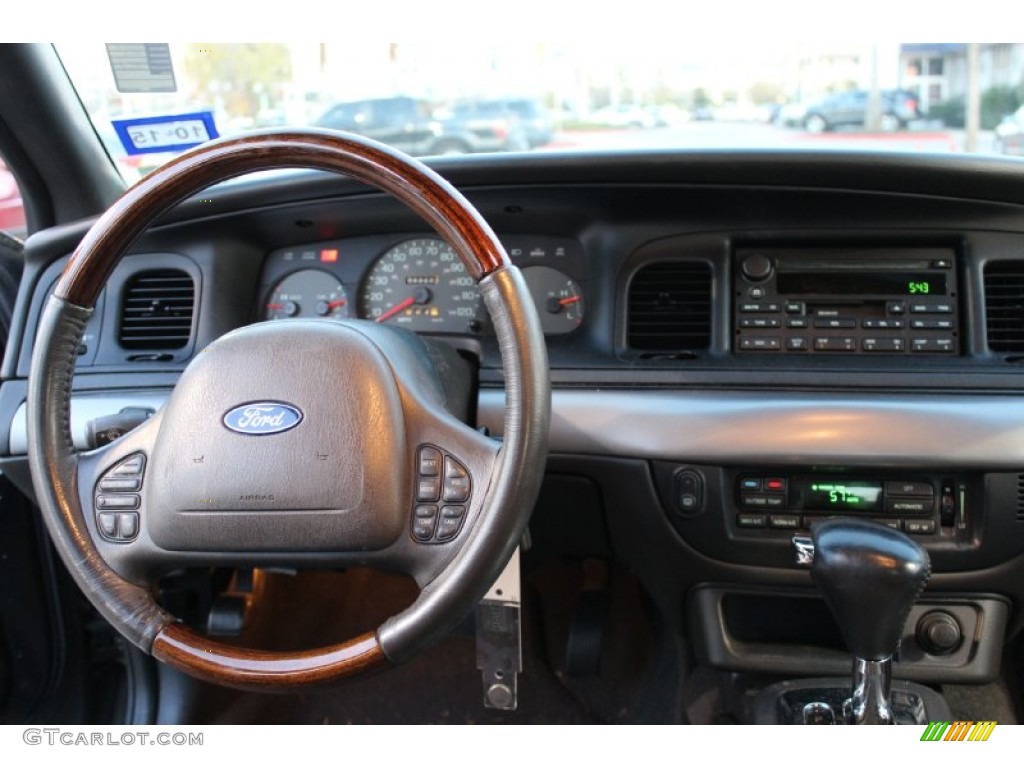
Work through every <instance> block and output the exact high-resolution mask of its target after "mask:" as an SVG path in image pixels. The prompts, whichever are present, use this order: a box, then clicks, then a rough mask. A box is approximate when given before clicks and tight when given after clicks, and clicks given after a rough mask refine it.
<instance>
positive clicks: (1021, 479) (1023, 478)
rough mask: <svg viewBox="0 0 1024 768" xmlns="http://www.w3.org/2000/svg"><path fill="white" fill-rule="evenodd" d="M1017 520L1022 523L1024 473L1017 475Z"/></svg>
mask: <svg viewBox="0 0 1024 768" xmlns="http://www.w3.org/2000/svg"><path fill="white" fill-rule="evenodd" d="M1017 522H1018V523H1024V475H1017Z"/></svg>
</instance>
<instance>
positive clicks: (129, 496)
mask: <svg viewBox="0 0 1024 768" xmlns="http://www.w3.org/2000/svg"><path fill="white" fill-rule="evenodd" d="M96 506H97V507H99V508H100V509H138V508H139V497H138V495H137V494H134V493H123V494H121V493H118V494H102V493H101V494H99V495H98V496H97V497H96Z"/></svg>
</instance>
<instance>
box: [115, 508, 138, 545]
mask: <svg viewBox="0 0 1024 768" xmlns="http://www.w3.org/2000/svg"><path fill="white" fill-rule="evenodd" d="M117 530H118V538H119V539H122V540H125V541H127V540H130V539H134V538H135V537H136V536H138V535H139V516H138V514H136V513H135V512H121V513H120V514H118V516H117Z"/></svg>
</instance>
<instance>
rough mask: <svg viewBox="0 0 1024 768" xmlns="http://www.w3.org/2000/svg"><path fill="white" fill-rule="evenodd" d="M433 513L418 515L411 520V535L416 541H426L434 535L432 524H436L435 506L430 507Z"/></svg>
mask: <svg viewBox="0 0 1024 768" xmlns="http://www.w3.org/2000/svg"><path fill="white" fill-rule="evenodd" d="M431 509H433V510H435V513H434V514H433V515H431V516H429V517H419V516H418V515H417V516H416V518H415V519H414V520H413V521H412V536H413V538H414V539H416V541H422V542H428V541H430V540H431V539H432V538H433V537H434V526H435V525H437V512H436V510H437V507H431Z"/></svg>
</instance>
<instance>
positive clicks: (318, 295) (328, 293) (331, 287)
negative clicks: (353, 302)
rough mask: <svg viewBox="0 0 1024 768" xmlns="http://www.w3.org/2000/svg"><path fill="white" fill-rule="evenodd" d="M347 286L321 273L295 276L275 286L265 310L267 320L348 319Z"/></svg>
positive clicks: (313, 271) (305, 271)
mask: <svg viewBox="0 0 1024 768" xmlns="http://www.w3.org/2000/svg"><path fill="white" fill-rule="evenodd" d="M348 316H349V311H348V296H346V295H345V286H343V285H342V284H341V281H339V280H338V278H336V277H335V276H334V275H332V274H330V273H328V272H324V271H323V270H319V269H300V270H299V271H298V272H292V273H291V274H290V275H288V276H287V277H286V278H284V279H283V280H282V281H281V282H279V283H278V284H277V285H275V286H274V289H273V290H272V291H271V292H270V297H269V298H268V299H267V304H266V306H265V307H264V309H263V318H264V319H265V320H280V319H282V318H286V317H348Z"/></svg>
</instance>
